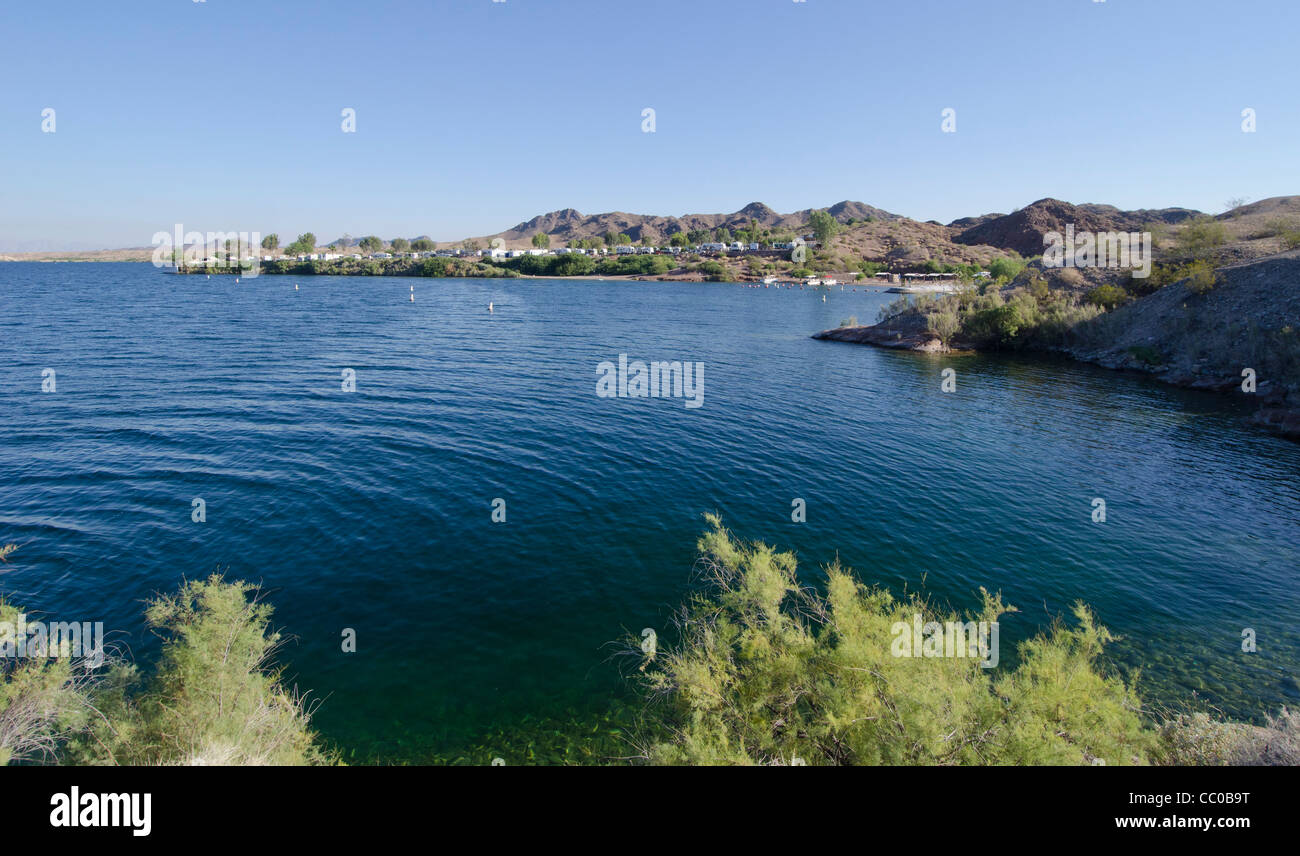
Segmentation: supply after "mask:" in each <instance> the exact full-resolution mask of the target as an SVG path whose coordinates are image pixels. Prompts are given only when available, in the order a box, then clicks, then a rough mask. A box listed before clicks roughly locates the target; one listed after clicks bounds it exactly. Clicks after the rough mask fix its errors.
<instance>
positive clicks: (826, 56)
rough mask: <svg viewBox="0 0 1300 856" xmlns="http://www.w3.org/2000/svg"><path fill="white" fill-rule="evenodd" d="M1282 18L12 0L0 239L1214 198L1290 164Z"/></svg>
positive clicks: (1254, 8) (109, 242) (1296, 129)
mask: <svg viewBox="0 0 1300 856" xmlns="http://www.w3.org/2000/svg"><path fill="white" fill-rule="evenodd" d="M1207 24H1212V26H1210V25H1207ZM1297 31H1300V7H1298V6H1297V4H1295V3H1293V2H1288V0H1243V2H1240V3H1237V4H1235V5H1233V6H1231V7H1225V6H1223V5H1222V4H1220V3H1211V2H1210V0H1144V2H1142V3H1129V2H1119V0H1112V2H1107V3H1094V2H1091V0H1062V2H1058V3H1052V4H1043V3H1041V2H1036V0H994V2H990V3H986V4H975V5H972V4H968V3H962V2H955V0H954V2H938V0H935V2H929V3H914V4H888V5H871V4H864V3H860V2H843V0H808V2H806V3H792V2H789V0H747V2H740V0H716V2H709V3H689V2H685V0H663V2H660V3H657V4H655V5H654V7H653V10H652V11H647V8H646V7H645V6H644V5H642V4H608V3H606V2H602V0H566V2H564V3H563V4H555V3H543V2H540V1H539V0H508V2H504V3H494V2H490V0H473V2H463V3H443V4H429V3H426V2H417V0H394V2H392V3H389V4H386V5H385V6H384V8H383V9H382V11H381V12H378V13H375V14H370V13H367V14H360V13H359V12H358V9H357V7H356V6H355V4H350V3H343V2H339V0H322V2H314V3H310V4H307V3H303V2H286V3H277V4H273V5H270V6H264V5H258V4H255V3H253V2H252V0H222V2H208V3H181V4H179V5H175V6H174V7H173V6H170V5H169V7H168V10H167V13H166V14H156V15H152V16H150V15H145V16H139V15H133V16H128V15H123V14H121V10H120V9H119V8H117V7H114V6H113V5H112V4H103V3H99V2H91V1H90V0H71V2H68V3H63V4H57V5H55V4H44V5H41V4H30V5H26V6H24V7H23V10H22V14H21V15H19V14H11V15H8V16H6V20H5V35H6V37H7V38H6V49H5V51H3V52H2V53H0V72H3V73H4V75H5V79H7V80H10V81H16V82H21V86H18V87H15V88H14V91H13V92H11V94H10V97H8V98H6V99H5V100H4V102H3V103H2V104H0V166H2V167H3V168H4V170H3V174H4V181H3V182H0V199H2V200H3V204H2V205H0V252H9V253H13V252H41V251H55V252H57V251H78V250H94V249H117V248H127V247H143V246H148V245H149V243H150V240H151V238H152V236H153V234H154V233H155V232H159V231H167V232H170V231H171V230H172V229H173V228H174V226H175V224H177V223H180V224H183V225H184V227H185V229H186V230H197V231H204V232H208V231H249V232H251V231H258V232H260V233H261V234H263V235H266V234H269V233H271V232H275V233H277V234H279V235H280V238H281V242H282V244H286V243H288V242H290V241H292V240H293V239H294V238H295V237H296V236H297V234H299V233H301V232H307V231H310V232H313V233H314V234H316V236H317V237H318V238H319V239H320V240H321V241H330V240H334V239H335V238H337V237H339V236H340V235H343V234H345V233H346V234H351V235H352V236H354V237H360V236H361V235H366V234H374V235H378V236H380V237H382V238H384V239H391V238H393V237H397V236H402V237H413V236H419V235H428V236H429V237H432V238H433V239H434V240H437V241H439V242H450V241H458V240H461V239H463V238H466V237H471V236H479V235H491V234H496V233H499V232H501V231H505V230H509V229H511V228H513V227H514V226H515V225H516V224H519V223H521V222H526V221H527V220H528V219H529V218H531V217H535V216H538V215H542V214H546V213H551V212H557V211H563V210H564V209H568V208H572V209H576V210H577V211H581V212H584V213H585V214H590V213H593V212H616V211H623V212H628V213H633V214H640V215H657V216H662V217H683V216H684V215H687V214H697V213H710V212H713V213H729V212H736V211H738V210H740V209H742V208H743V207H744V206H746V205H748V204H750V203H753V202H755V201H761V202H762V203H763V204H764V205H766V206H770V207H771V208H772V209H774V210H775V211H779V212H797V211H802V210H805V209H810V208H819V207H826V206H828V205H831V204H833V203H834V202H836V201H838V200H860V201H861V202H863V203H865V204H867V205H870V206H876V207H878V208H880V209H883V210H885V211H889V212H893V213H895V214H899V215H903V216H906V217H909V218H912V219H915V220H918V221H925V220H936V221H938V222H941V223H949V222H951V221H953V220H956V219H959V218H963V217H978V216H982V215H984V214H988V213H993V212H1002V213H1007V212H1011V211H1014V210H1016V209H1017V208H1021V207H1023V206H1025V205H1028V204H1029V203H1031V202H1033V201H1035V200H1038V199H1041V198H1044V197H1053V198H1057V199H1062V200H1068V201H1070V202H1072V203H1075V204H1084V203H1096V204H1104V205H1113V206H1116V207H1118V208H1121V209H1124V210H1134V209H1142V208H1156V209H1159V208H1173V207H1182V208H1190V209H1198V210H1202V211H1208V212H1211V213H1218V212H1220V211H1223V210H1224V209H1225V207H1226V204H1227V201H1228V200H1230V199H1239V198H1244V199H1250V200H1257V199H1262V198H1265V197H1270V196H1277V195H1280V194H1286V193H1291V192H1293V191H1294V190H1295V188H1291V187H1287V186H1285V185H1286V183H1287V181H1288V179H1289V177H1290V176H1292V175H1293V174H1294V171H1295V170H1294V153H1295V151H1296V142H1297V139H1300V110H1298V109H1297V107H1296V102H1295V97H1294V93H1293V84H1292V81H1293V79H1294V72H1293V70H1292V68H1291V67H1290V66H1291V60H1290V57H1291V56H1292V55H1293V46H1292V45H1291V41H1292V40H1293V37H1294V33H1295V32H1297ZM196 34H202V36H203V41H202V42H201V43H199V42H196V41H195V39H194V36H195V35H196ZM488 46H490V47H491V49H490V50H489V49H486V48H487V47H488ZM1067 51H1069V52H1070V53H1069V55H1063V54H1066V52H1067ZM1188 57H1199V58H1200V59H1199V60H1198V61H1196V62H1192V63H1189V62H1188ZM948 110H951V111H952V112H951V113H946V112H945V111H948ZM647 111H652V112H647ZM353 129H354V130H353ZM949 131H951V132H949Z"/></svg>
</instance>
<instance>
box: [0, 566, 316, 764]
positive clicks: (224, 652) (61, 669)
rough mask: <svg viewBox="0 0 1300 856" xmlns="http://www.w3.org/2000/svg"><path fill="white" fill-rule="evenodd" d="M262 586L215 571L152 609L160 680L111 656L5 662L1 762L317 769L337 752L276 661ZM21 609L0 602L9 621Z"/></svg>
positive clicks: (0, 667) (0, 616) (1, 667)
mask: <svg viewBox="0 0 1300 856" xmlns="http://www.w3.org/2000/svg"><path fill="white" fill-rule="evenodd" d="M254 591H255V590H254V588H253V587H252V586H251V585H249V584H247V583H242V582H236V583H228V582H225V581H224V580H222V579H221V578H220V577H217V576H212V577H209V578H208V579H207V580H204V581H202V582H190V583H186V584H185V585H184V586H182V587H181V589H180V591H179V592H178V593H177V594H175V595H173V596H170V597H159V598H157V599H155V600H154V601H152V602H151V603H150V604H149V606H148V608H147V610H146V619H147V621H148V624H149V626H150V627H152V628H153V629H154V630H155V632H157V633H158V634H159V635H160V636H161V637H162V640H163V646H162V653H161V659H160V662H159V664H158V668H157V672H156V674H155V676H154V677H153V678H152V680H150V681H148V682H147V683H145V682H143V681H142V680H141V679H140V677H139V675H138V673H137V671H136V669H135V668H134V667H133V666H131V665H129V664H126V663H123V662H121V661H117V660H114V659H112V658H106V661H105V664H104V665H103V666H102V667H101V668H98V669H91V668H88V664H87V663H86V661H84V660H80V659H74V658H71V657H48V658H45V657H42V658H34V657H28V658H25V659H22V660H18V659H15V658H12V657H6V658H0V676H2V677H3V681H2V682H0V764H3V763H6V762H9V761H15V760H47V761H48V760H55V759H59V760H64V761H69V762H72V763H79V764H147V765H156V764H163V765H172V764H196V765H209V764H220V765H262V764H316V763H327V762H329V761H330V760H331V758H330V757H329V756H328V755H327V754H326V753H325V752H324V751H323V750H322V749H321V748H320V747H319V746H318V745H317V743H316V737H315V735H314V734H313V733H312V732H311V730H310V729H309V720H310V716H309V713H308V711H307V709H306V708H305V707H304V705H303V702H302V700H301V699H300V698H299V697H298V696H296V695H295V694H294V693H293V692H292V691H291V690H289V689H288V688H286V687H285V686H284V685H283V684H282V683H281V674H280V670H279V669H278V668H277V667H275V666H273V665H271V662H270V660H271V658H272V656H273V655H274V652H275V650H276V648H277V646H278V645H279V642H280V635H279V634H278V633H276V632H274V631H272V630H271V629H270V626H269V622H270V617H271V607H270V606H268V605H266V604H264V603H259V602H258V601H257V600H256V598H252V599H250V597H249V595H250V594H251V593H253V592H254ZM14 613H16V610H15V609H14V608H13V607H12V606H9V605H6V604H3V603H0V620H7V621H12V620H13V618H14Z"/></svg>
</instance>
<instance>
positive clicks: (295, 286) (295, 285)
mask: <svg viewBox="0 0 1300 856" xmlns="http://www.w3.org/2000/svg"><path fill="white" fill-rule="evenodd" d="M293 290H294V291H297V290H298V283H296V282H295V283H294V284H293Z"/></svg>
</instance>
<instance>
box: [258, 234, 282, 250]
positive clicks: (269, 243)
mask: <svg viewBox="0 0 1300 856" xmlns="http://www.w3.org/2000/svg"><path fill="white" fill-rule="evenodd" d="M279 248H280V236H279V235H277V234H276V233H274V232H272V233H271V234H269V235H267V236H266V237H265V238H263V239H262V249H264V250H278V249H279Z"/></svg>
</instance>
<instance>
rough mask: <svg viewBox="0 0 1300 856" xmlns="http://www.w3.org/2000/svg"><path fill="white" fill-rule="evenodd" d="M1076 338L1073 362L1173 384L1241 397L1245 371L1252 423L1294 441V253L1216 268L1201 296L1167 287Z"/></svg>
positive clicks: (1298, 262) (1297, 302) (1298, 333)
mask: <svg viewBox="0 0 1300 856" xmlns="http://www.w3.org/2000/svg"><path fill="white" fill-rule="evenodd" d="M1078 333H1079V340H1080V344H1078V345H1075V346H1072V347H1070V348H1069V349H1068V350H1069V352H1070V353H1071V355H1072V356H1074V357H1076V358H1078V359H1081V360H1086V361H1088V362H1094V363H1097V364H1099V365H1103V366H1107V367H1108V368H1124V369H1135V370H1138V371H1144V372H1149V373H1151V374H1153V375H1155V376H1156V377H1158V378H1160V379H1161V380H1164V381H1167V382H1169V383H1174V384H1178V385H1179V386H1188V387H1195V388H1200V389H1213V390H1218V391H1221V392H1228V393H1231V394H1233V395H1244V394H1246V393H1243V392H1242V388H1241V387H1242V381H1243V376H1242V372H1243V370H1245V369H1253V370H1254V372H1255V378H1256V383H1257V389H1256V392H1255V393H1253V395H1255V396H1257V398H1258V401H1259V403H1260V408H1261V410H1260V413H1259V415H1258V419H1259V421H1261V422H1264V423H1265V424H1268V425H1270V426H1271V427H1274V428H1277V429H1279V430H1281V431H1282V432H1283V433H1286V434H1289V435H1291V436H1300V250H1295V251H1291V252H1286V253H1280V254H1277V255H1273V256H1269V257H1267V258H1263V259H1258V260H1256V261H1251V262H1244V263H1240V264H1235V265H1229V266H1227V267H1223V268H1220V269H1219V270H1218V271H1217V272H1216V282H1215V285H1214V288H1213V289H1211V290H1210V291H1208V292H1207V293H1205V294H1195V293H1193V292H1192V291H1191V290H1190V289H1189V288H1188V284H1187V282H1186V281H1184V282H1178V283H1174V284H1173V285H1170V286H1167V287H1165V288H1162V289H1160V290H1159V291H1157V292H1155V293H1154V294H1151V295H1148V296H1146V297H1144V298H1142V299H1141V300H1137V301H1134V302H1133V303H1130V304H1128V305H1126V306H1122V307H1120V308H1118V309H1115V310H1113V311H1111V312H1108V313H1106V314H1105V315H1102V316H1100V317H1098V318H1096V319H1094V320H1092V321H1090V322H1087V323H1086V324H1084V325H1082V327H1081V328H1080V329H1079V331H1078Z"/></svg>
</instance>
